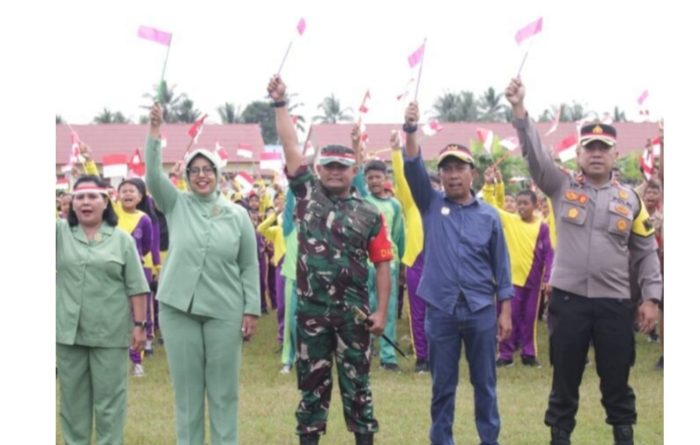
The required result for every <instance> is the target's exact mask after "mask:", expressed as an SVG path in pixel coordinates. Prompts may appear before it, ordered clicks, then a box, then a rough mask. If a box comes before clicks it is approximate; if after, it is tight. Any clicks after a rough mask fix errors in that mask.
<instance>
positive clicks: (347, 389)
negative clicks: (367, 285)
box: [296, 302, 379, 434]
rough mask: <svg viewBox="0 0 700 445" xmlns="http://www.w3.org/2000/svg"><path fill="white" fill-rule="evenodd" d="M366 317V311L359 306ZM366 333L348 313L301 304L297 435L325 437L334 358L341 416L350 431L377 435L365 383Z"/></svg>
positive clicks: (350, 313)
mask: <svg viewBox="0 0 700 445" xmlns="http://www.w3.org/2000/svg"><path fill="white" fill-rule="evenodd" d="M360 308H361V309H362V310H363V311H364V312H365V313H367V310H368V308H367V307H366V306H364V307H360ZM369 336H370V334H369V331H368V330H367V329H366V328H365V326H364V325H362V324H361V323H360V322H359V321H357V320H356V319H355V318H354V317H353V315H352V312H351V311H350V310H349V309H347V307H346V308H340V307H339V308H337V309H336V308H333V309H331V308H329V307H328V306H326V305H320V304H313V303H308V302H306V303H302V302H299V307H298V309H297V361H296V364H297V384H298V388H299V390H300V391H301V402H300V403H299V406H298V407H297V411H296V418H297V434H308V433H325V431H326V422H327V420H328V408H329V406H330V402H331V390H332V388H333V378H332V375H331V367H332V364H333V357H335V363H336V368H337V372H338V384H339V386H340V395H341V398H342V400H343V414H344V416H345V424H346V425H347V428H348V430H349V431H352V432H357V433H368V432H375V431H377V430H378V429H379V424H378V423H377V421H376V420H375V419H374V412H373V405H372V390H371V388H370V384H369V368H370V350H369V341H370V340H369Z"/></svg>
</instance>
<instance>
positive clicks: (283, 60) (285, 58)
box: [277, 39, 294, 76]
mask: <svg viewBox="0 0 700 445" xmlns="http://www.w3.org/2000/svg"><path fill="white" fill-rule="evenodd" d="M293 42H294V39H292V40H290V41H289V45H288V46H287V51H286V52H285V53H284V57H283V58H282V63H280V68H279V69H278V70H277V75H278V76H279V74H280V73H281V72H282V67H283V66H284V62H285V61H286V60H287V55H289V50H290V49H291V48H292V43H293Z"/></svg>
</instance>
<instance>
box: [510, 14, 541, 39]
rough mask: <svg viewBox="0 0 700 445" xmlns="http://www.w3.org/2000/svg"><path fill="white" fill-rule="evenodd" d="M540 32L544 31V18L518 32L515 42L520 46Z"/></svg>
mask: <svg viewBox="0 0 700 445" xmlns="http://www.w3.org/2000/svg"><path fill="white" fill-rule="evenodd" d="M540 31H542V17H540V18H538V19H537V20H535V21H534V22H532V23H528V24H527V25H526V26H525V27H524V28H521V29H520V30H518V32H517V33H515V41H516V42H518V45H520V44H521V43H523V41H525V40H527V39H529V38H530V37H532V36H534V35H535V34H539V32H540Z"/></svg>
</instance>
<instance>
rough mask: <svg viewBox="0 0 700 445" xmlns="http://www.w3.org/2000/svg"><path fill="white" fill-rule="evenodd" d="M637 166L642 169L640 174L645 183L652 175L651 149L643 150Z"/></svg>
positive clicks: (652, 156)
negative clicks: (642, 175) (642, 174)
mask: <svg viewBox="0 0 700 445" xmlns="http://www.w3.org/2000/svg"><path fill="white" fill-rule="evenodd" d="M639 165H640V166H641V167H642V172H643V173H644V177H645V178H646V179H647V181H648V180H649V179H651V176H652V175H653V173H654V150H653V149H651V147H647V148H645V149H644V153H643V154H642V156H641V157H640V158H639Z"/></svg>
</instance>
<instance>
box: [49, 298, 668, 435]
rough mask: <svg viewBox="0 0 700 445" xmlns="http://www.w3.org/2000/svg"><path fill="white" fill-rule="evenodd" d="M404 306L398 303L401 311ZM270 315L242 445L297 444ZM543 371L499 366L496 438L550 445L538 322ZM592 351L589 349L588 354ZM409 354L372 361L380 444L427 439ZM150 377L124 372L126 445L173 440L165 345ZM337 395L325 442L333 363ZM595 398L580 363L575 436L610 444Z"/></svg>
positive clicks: (288, 383) (655, 398) (640, 375)
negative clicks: (388, 367)
mask: <svg viewBox="0 0 700 445" xmlns="http://www.w3.org/2000/svg"><path fill="white" fill-rule="evenodd" d="M406 310H407V308H404V311H406ZM275 320H276V317H275V315H274V313H271V314H269V315H265V316H263V317H261V319H260V320H259V323H258V332H257V334H256V336H255V337H254V338H253V340H252V342H251V343H248V344H246V345H245V347H244V360H243V366H242V369H241V380H240V402H239V403H240V405H239V413H240V419H239V432H240V433H239V438H240V443H241V444H243V445H251V444H255V445H263V444H264V445H267V444H284V445H286V444H295V443H298V439H297V437H296V436H295V434H294V428H295V425H296V424H295V419H294V410H295V408H296V405H297V403H298V401H299V395H298V392H297V389H296V374H295V373H294V372H292V373H291V374H286V375H283V374H280V373H279V369H280V362H279V354H278V353H276V351H277V349H278V346H277V344H276V340H275V335H276V334H275V329H276V325H275V323H276V321H275ZM398 328H399V338H400V339H401V341H400V343H401V346H402V349H404V350H405V351H406V350H409V349H410V347H409V345H410V341H409V340H408V336H407V334H408V321H407V319H406V317H404V318H403V319H401V320H399V322H398ZM538 345H539V354H540V361H542V363H543V364H544V366H543V367H542V368H541V369H532V368H525V367H523V366H522V365H521V364H520V362H519V361H516V366H514V367H511V368H506V369H499V370H498V402H499V411H500V414H501V423H502V427H501V435H500V439H499V441H500V442H501V444H504V445H506V444H517V445H520V444H523V445H530V444H532V445H539V444H547V443H549V430H548V428H546V427H545V425H544V423H543V418H544V411H545V409H546V406H547V395H548V394H549V388H550V384H551V368H549V366H548V359H549V356H548V352H547V337H546V328H545V327H544V325H543V324H540V325H539V326H538ZM659 353H660V347H659V345H658V344H653V343H648V342H647V340H646V337H643V336H638V337H637V359H636V364H635V366H634V368H632V375H631V378H630V384H631V386H632V387H633V388H634V390H635V393H636V396H637V411H638V416H639V418H638V423H637V426H636V428H635V443H636V444H637V445H656V444H662V443H663V373H662V372H660V371H657V370H655V369H654V364H655V362H656V360H657V359H658V357H659ZM589 355H590V356H591V358H592V357H593V354H592V353H590V354H589ZM414 361H415V358H414V357H410V356H409V360H404V359H401V358H400V362H399V364H400V366H401V368H402V370H403V372H402V373H401V374H394V373H389V372H387V371H383V370H381V369H379V367H378V366H379V361H378V360H376V359H374V360H373V362H372V377H371V378H372V390H373V395H374V400H375V415H376V417H377V419H378V421H379V425H380V432H379V433H378V434H377V436H376V438H375V443H377V444H380V445H381V444H387V445H388V444H400V445H412V444H427V443H428V436H427V435H428V429H429V427H430V411H429V409H430V375H429V374H421V375H416V374H414V373H413V364H414ZM145 368H146V376H145V377H143V378H134V377H129V408H128V416H127V423H126V431H125V443H126V444H127V445H140V444H143V445H159V444H168V445H170V444H174V443H175V409H174V396H173V390H172V387H171V385H170V379H169V374H168V367H167V362H166V359H165V351H164V349H163V347H157V348H156V350H155V354H154V356H153V357H151V358H147V359H146V360H145ZM334 379H335V381H334V383H335V386H334V388H333V396H332V400H331V410H330V418H329V424H328V431H327V434H326V436H324V437H322V438H321V443H325V444H333V445H343V444H354V438H353V436H352V434H350V433H349V432H347V430H346V428H345V424H344V422H343V416H342V410H341V406H340V397H339V392H338V389H337V378H335V371H334ZM58 390H59V388H58V385H57V393H56V443H63V440H62V437H61V429H60V421H59V418H58V406H59V405H58V397H59V396H58ZM473 419H474V413H473V404H472V390H471V386H470V384H469V377H468V374H467V368H466V362H465V361H464V360H463V361H462V365H461V367H460V383H459V388H458V392H457V405H456V411H455V425H454V437H455V441H456V443H458V444H476V443H478V436H477V433H476V430H475V427H474V420H473ZM604 419H605V412H604V410H603V408H602V406H601V404H600V391H599V389H598V378H597V375H596V373H595V365H594V364H593V363H592V364H591V366H588V367H587V368H586V372H585V374H584V379H583V383H582V385H581V402H580V408H579V412H578V415H577V427H576V430H575V431H574V433H573V435H572V440H573V442H574V443H575V444H580V445H599V444H611V443H612V432H611V428H610V427H609V426H608V425H607V424H605V421H604Z"/></svg>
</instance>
